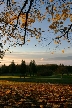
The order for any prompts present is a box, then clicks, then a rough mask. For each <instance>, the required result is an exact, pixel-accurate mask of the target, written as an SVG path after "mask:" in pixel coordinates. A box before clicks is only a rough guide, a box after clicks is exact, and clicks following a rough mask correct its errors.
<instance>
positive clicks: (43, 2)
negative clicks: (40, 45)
mask: <svg viewBox="0 0 72 108" xmlns="http://www.w3.org/2000/svg"><path fill="white" fill-rule="evenodd" d="M6 1H7V5H6V4H5V3H6V2H5V1H4V0H3V1H0V5H1V7H4V8H2V9H1V11H0V12H1V13H0V23H1V25H0V35H1V36H0V37H1V43H0V47H1V49H2V50H0V58H3V57H2V56H1V55H3V56H4V52H5V51H8V50H9V47H11V46H14V47H16V46H17V45H21V46H22V45H24V44H25V42H28V41H30V38H31V37H35V38H36V39H37V40H38V42H42V41H46V40H48V36H46V37H44V36H43V37H42V32H44V30H42V28H40V27H39V28H35V27H33V28H31V25H33V24H34V23H36V22H37V21H38V22H43V21H45V20H47V21H48V23H49V26H48V32H53V33H55V34H56V37H54V38H52V40H51V42H49V44H47V45H50V44H51V43H52V41H54V42H55V43H56V44H59V45H60V44H61V38H64V40H67V41H68V42H69V43H70V41H71V32H72V29H71V27H72V23H71V22H72V14H71V11H72V8H71V5H72V2H71V0H68V1H67V0H65V1H64V0H30V1H28V0H24V2H23V6H22V5H21V6H20V3H21V2H19V1H18V2H15V1H14V0H12V2H11V1H10V0H6ZM26 6H27V8H28V9H26ZM41 7H45V8H44V11H41V10H40V9H41ZM67 20H69V21H70V25H67V26H65V23H66V22H67ZM68 24H69V23H68ZM22 32H23V33H24V35H22ZM28 34H30V35H29V37H28V38H27V36H28ZM26 39H27V40H26ZM8 42H9V46H8V47H7V49H6V48H5V50H4V49H3V47H4V45H6V43H8ZM62 52H63V53H64V50H62Z"/></svg>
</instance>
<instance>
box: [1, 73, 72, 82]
mask: <svg viewBox="0 0 72 108" xmlns="http://www.w3.org/2000/svg"><path fill="white" fill-rule="evenodd" d="M0 80H6V81H14V82H32V83H52V84H53V83H54V84H57V83H58V84H72V75H69V76H67V75H63V78H61V75H53V76H31V77H30V76H27V77H25V78H24V77H21V78H20V76H0Z"/></svg>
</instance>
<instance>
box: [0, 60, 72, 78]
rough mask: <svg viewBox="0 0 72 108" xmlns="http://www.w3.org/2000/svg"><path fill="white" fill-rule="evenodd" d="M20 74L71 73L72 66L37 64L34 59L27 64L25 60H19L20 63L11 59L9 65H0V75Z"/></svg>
mask: <svg viewBox="0 0 72 108" xmlns="http://www.w3.org/2000/svg"><path fill="white" fill-rule="evenodd" d="M7 74H10V75H20V77H21V76H23V77H25V76H29V75H30V76H34V75H36V76H51V75H53V74H61V75H62V76H63V74H67V75H69V74H72V66H64V65H63V64H60V65H57V64H46V65H37V64H36V63H35V60H31V61H30V63H29V65H27V64H26V62H25V60H22V61H21V64H17V65H16V64H15V62H14V60H12V62H11V64H10V65H9V66H6V65H5V64H4V65H2V66H1V67H0V75H7Z"/></svg>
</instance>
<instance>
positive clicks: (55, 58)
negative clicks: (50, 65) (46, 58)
mask: <svg viewBox="0 0 72 108" xmlns="http://www.w3.org/2000/svg"><path fill="white" fill-rule="evenodd" d="M50 59H52V60H72V56H66V57H54V58H50Z"/></svg>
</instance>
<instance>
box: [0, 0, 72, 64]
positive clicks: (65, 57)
mask: <svg viewBox="0 0 72 108" xmlns="http://www.w3.org/2000/svg"><path fill="white" fill-rule="evenodd" d="M15 1H16V2H18V0H15ZM20 1H21V2H20V6H21V7H22V2H23V0H20ZM4 5H5V4H4ZM2 8H3V7H2ZM2 8H1V9H2ZM44 8H45V7H41V8H40V9H41V11H42V12H43V13H44ZM68 24H71V22H70V20H69V19H67V20H66V21H65V22H64V26H67V25H68ZM49 25H50V23H49V22H47V19H45V20H43V21H42V22H38V21H36V22H35V23H33V24H32V27H31V28H34V27H35V28H39V27H40V28H41V29H42V30H45V32H44V33H42V35H41V37H42V38H43V37H45V38H46V41H44V40H43V41H41V42H38V39H36V38H35V37H34V38H31V37H30V35H28V39H30V42H26V43H25V45H23V46H22V47H21V46H18V45H17V46H16V47H10V49H9V50H10V51H11V52H12V53H10V51H9V52H6V53H5V56H4V58H3V59H0V62H1V63H0V65H2V64H6V65H9V64H10V63H11V61H12V60H14V62H15V63H16V64H20V63H21V60H25V61H26V63H27V64H28V63H29V62H30V61H31V60H35V61H36V64H60V63H61V64H64V65H72V44H69V43H68V42H67V41H66V40H63V39H62V40H61V44H60V45H59V46H58V45H57V44H55V43H54V41H52V38H55V36H57V35H60V33H58V34H54V33H53V31H48V26H49ZM29 37H30V38H29ZM26 39H27V38H26ZM50 41H52V43H51V44H50V45H48V44H49V42H50ZM71 43H72V42H71ZM8 44H9V43H7V44H6V45H5V46H4V48H6V47H7V46H8ZM27 44H28V45H27ZM56 46H58V48H56ZM68 47H70V48H68ZM62 51H64V53H63V52H62Z"/></svg>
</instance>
